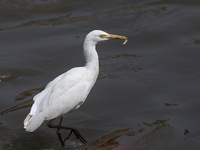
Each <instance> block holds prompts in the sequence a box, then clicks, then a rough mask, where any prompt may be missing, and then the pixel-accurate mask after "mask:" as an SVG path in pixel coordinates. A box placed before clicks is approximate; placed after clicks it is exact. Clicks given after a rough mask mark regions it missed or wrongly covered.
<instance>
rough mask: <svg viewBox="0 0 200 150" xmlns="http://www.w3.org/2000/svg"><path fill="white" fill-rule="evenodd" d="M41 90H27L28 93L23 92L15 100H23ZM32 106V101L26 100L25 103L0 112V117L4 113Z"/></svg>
mask: <svg viewBox="0 0 200 150" xmlns="http://www.w3.org/2000/svg"><path fill="white" fill-rule="evenodd" d="M42 90H43V89H32V90H28V91H24V92H22V93H19V94H18V95H17V96H16V98H15V100H23V99H25V98H28V97H31V96H32V95H33V94H36V93H39V92H41V91H42ZM32 104H33V99H31V100H28V101H26V102H23V103H20V104H18V105H16V106H14V107H11V108H9V109H6V110H4V111H2V112H0V115H4V114H6V113H9V112H12V111H16V110H19V109H22V108H26V107H30V106H31V105H32Z"/></svg>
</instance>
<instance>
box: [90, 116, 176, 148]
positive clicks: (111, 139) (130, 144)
mask: <svg viewBox="0 0 200 150" xmlns="http://www.w3.org/2000/svg"><path fill="white" fill-rule="evenodd" d="M167 121H168V120H159V121H157V120H156V121H155V122H156V124H155V122H153V123H152V124H151V127H153V126H154V129H153V130H152V131H151V132H149V133H146V134H145V135H143V136H142V137H140V138H139V139H138V138H137V137H135V135H136V134H137V136H139V134H142V133H144V131H146V130H145V129H141V130H139V131H137V132H134V131H130V129H121V130H117V131H115V132H113V133H111V134H109V135H106V136H104V137H102V138H100V139H98V140H97V141H95V142H93V143H92V144H89V145H88V148H87V150H111V149H115V150H125V149H137V150H140V149H145V150H151V149H152V150H156V149H159V150H160V149H162V150H163V149H167V147H168V144H169V143H170V141H171V140H172V139H173V135H174V130H173V128H172V127H171V126H170V125H169V124H168V123H166V122H167ZM146 132H147V131H146ZM124 136H127V137H124ZM133 136H134V138H133Z"/></svg>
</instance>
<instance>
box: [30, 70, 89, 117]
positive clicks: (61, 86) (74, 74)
mask: <svg viewBox="0 0 200 150" xmlns="http://www.w3.org/2000/svg"><path fill="white" fill-rule="evenodd" d="M84 72H85V68H84V67H77V68H73V69H71V70H69V71H67V72H66V73H63V74H61V75H60V76H58V77H56V78H55V79H54V80H53V81H51V82H49V83H48V85H47V86H46V87H45V89H44V90H43V91H42V92H41V93H39V94H37V95H36V96H35V97H34V98H33V99H34V101H35V103H34V104H33V106H32V108H31V112H30V114H31V115H33V114H34V113H35V112H36V111H42V110H43V109H44V106H46V105H47V104H50V103H51V102H50V101H52V100H55V99H57V98H58V97H59V96H61V95H62V93H63V92H66V91H67V90H68V89H70V88H71V87H73V86H75V85H76V84H77V83H78V82H79V81H80V80H81V78H82V77H83V74H84Z"/></svg>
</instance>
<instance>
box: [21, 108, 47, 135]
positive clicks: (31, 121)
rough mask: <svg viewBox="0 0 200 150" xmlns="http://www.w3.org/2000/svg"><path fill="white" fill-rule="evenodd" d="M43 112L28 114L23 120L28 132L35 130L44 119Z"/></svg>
mask: <svg viewBox="0 0 200 150" xmlns="http://www.w3.org/2000/svg"><path fill="white" fill-rule="evenodd" d="M44 118H45V117H44V113H42V112H39V113H35V114H34V115H30V114H28V115H27V116H26V118H25V120H24V129H25V130H26V131H28V132H33V131H35V130H36V129H37V128H38V127H39V126H40V125H41V124H42V123H43V121H44Z"/></svg>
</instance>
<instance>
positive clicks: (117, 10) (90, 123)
mask: <svg viewBox="0 0 200 150" xmlns="http://www.w3.org/2000/svg"><path fill="white" fill-rule="evenodd" d="M199 18H200V2H199V1H178V0H174V1H165V0H162V1H157V0H155V1H153V0H151V1H145V0H142V1H141V0H140V1H131V0H123V1H114V0H111V1H102V0H101V1H91V0H87V1H76V0H73V1H71V0H66V1H64V0H29V1H28V0H21V1H9V0H4V1H2V0H0V45H1V48H0V52H1V54H0V87H1V88H0V89H1V90H0V94H1V97H0V112H1V115H0V149H64V148H61V147H60V143H59V141H58V139H57V135H56V131H55V130H53V129H50V128H48V127H47V126H46V124H45V123H44V124H43V125H42V126H41V127H40V128H38V129H37V130H36V131H35V132H33V133H28V132H25V131H24V129H23V120H24V118H25V117H26V115H27V114H28V112H29V110H30V105H31V104H32V101H31V99H32V97H33V96H34V95H35V94H36V93H38V92H39V91H41V90H42V89H43V88H44V86H45V85H46V84H47V83H48V82H49V81H51V80H52V79H53V78H55V77H56V76H58V75H59V74H61V73H63V72H65V71H67V70H69V69H70V68H72V67H76V66H83V65H84V57H83V54H82V43H83V40H84V38H85V35H86V34H87V33H88V32H90V31H91V30H93V29H101V30H104V31H106V32H108V33H112V34H119V35H123V36H126V37H128V43H127V44H126V45H125V46H121V44H122V42H123V41H120V40H112V41H106V42H102V43H99V44H98V45H97V50H98V54H99V58H100V75H99V78H98V81H97V82H96V84H95V86H94V88H93V89H92V91H91V93H90V94H89V96H88V98H87V100H86V102H85V103H84V105H82V106H81V108H80V109H79V110H77V111H75V112H73V113H70V114H68V115H66V116H65V118H64V121H63V124H64V125H67V126H71V127H74V128H76V129H78V130H79V131H80V133H81V134H82V135H83V136H84V137H85V139H87V141H88V143H87V145H86V146H85V147H79V149H89V150H92V149H95V150H97V149H100V148H102V149H104V150H107V149H113V150H119V149H120V150H121V149H126V150H128V149H134V150H142V149H145V150H151V149H152V150H155V149H159V150H160V149H164V150H177V149H193V150H197V149H199V146H200V144H199V140H200V129H199V123H200V120H199V115H200V111H199V105H200V101H199V97H200V79H199V78H200V21H199ZM64 133H65V132H64ZM64 133H63V135H64ZM72 141H73V139H72ZM75 143H77V144H80V143H79V142H77V141H76V140H75ZM72 145H73V144H72Z"/></svg>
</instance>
